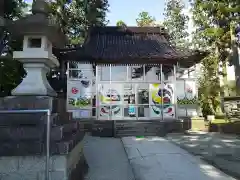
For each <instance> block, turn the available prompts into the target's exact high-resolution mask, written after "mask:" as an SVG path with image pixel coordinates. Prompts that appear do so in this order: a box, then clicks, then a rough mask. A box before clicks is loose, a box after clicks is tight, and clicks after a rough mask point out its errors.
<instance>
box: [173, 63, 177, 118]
mask: <svg viewBox="0 0 240 180" xmlns="http://www.w3.org/2000/svg"><path fill="white" fill-rule="evenodd" d="M176 74H177V71H176V66H175V65H173V76H174V93H173V96H174V105H175V117H176V119H178V112H177V108H178V106H177V105H178V104H177V96H176V89H177V88H176V86H177V77H176Z"/></svg>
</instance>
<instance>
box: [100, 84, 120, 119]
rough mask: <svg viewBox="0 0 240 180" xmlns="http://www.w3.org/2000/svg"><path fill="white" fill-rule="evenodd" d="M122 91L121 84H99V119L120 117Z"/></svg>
mask: <svg viewBox="0 0 240 180" xmlns="http://www.w3.org/2000/svg"><path fill="white" fill-rule="evenodd" d="M122 89H123V86H122V85H121V84H114V85H111V84H99V86H98V92H99V100H100V102H99V105H100V108H99V117H101V118H107V119H109V118H110V117H112V118H113V119H114V118H116V117H122V102H123V90H122Z"/></svg>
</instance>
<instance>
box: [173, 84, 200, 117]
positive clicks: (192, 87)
mask: <svg viewBox="0 0 240 180" xmlns="http://www.w3.org/2000/svg"><path fill="white" fill-rule="evenodd" d="M176 87H177V90H176V96H177V105H178V109H177V113H178V116H194V115H196V114H197V107H198V106H197V103H198V99H197V87H196V81H194V80H187V79H182V80H177V82H176Z"/></svg>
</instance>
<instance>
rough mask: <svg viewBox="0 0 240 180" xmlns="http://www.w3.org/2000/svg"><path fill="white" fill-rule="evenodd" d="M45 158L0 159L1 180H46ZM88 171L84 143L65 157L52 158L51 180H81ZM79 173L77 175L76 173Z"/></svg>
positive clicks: (15, 157)
mask: <svg viewBox="0 0 240 180" xmlns="http://www.w3.org/2000/svg"><path fill="white" fill-rule="evenodd" d="M45 161H46V158H45V156H12V157H1V158H0V179H1V180H20V179H24V180H45ZM86 170H87V164H86V162H85V157H84V155H83V141H81V142H79V143H78V144H77V145H76V146H75V148H74V149H73V150H72V151H71V152H69V153H68V154H65V155H55V156H52V157H51V158H50V180H75V179H76V178H75V177H77V176H78V177H77V180H81V179H83V178H84V174H85V172H86ZM76 172H77V173H76Z"/></svg>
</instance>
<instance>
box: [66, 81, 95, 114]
mask: <svg viewBox="0 0 240 180" xmlns="http://www.w3.org/2000/svg"><path fill="white" fill-rule="evenodd" d="M91 107H92V84H91V81H89V80H82V81H68V84H67V108H68V110H75V109H80V108H82V109H88V108H91Z"/></svg>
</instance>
